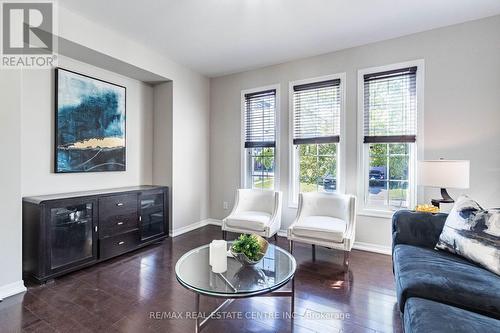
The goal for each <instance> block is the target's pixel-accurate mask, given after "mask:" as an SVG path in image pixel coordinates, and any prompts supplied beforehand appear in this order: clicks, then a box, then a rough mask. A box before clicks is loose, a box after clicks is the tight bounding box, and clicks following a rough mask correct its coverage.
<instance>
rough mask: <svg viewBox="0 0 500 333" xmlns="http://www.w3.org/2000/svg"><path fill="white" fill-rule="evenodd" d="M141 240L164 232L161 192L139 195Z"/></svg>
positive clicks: (163, 210)
mask: <svg viewBox="0 0 500 333" xmlns="http://www.w3.org/2000/svg"><path fill="white" fill-rule="evenodd" d="M140 198H141V214H140V221H141V240H146V239H148V238H152V237H155V236H162V235H164V233H165V218H164V212H165V209H164V207H163V193H152V194H142V195H141V197H140Z"/></svg>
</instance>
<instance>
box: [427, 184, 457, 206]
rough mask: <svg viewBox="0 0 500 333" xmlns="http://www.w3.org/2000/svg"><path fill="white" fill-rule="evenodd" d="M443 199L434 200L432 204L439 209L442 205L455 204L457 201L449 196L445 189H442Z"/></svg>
mask: <svg viewBox="0 0 500 333" xmlns="http://www.w3.org/2000/svg"><path fill="white" fill-rule="evenodd" d="M441 197H442V198H441V199H432V200H431V203H432V205H433V206H436V207H439V204H440V203H454V202H455V200H453V199H452V198H451V197H450V195H449V194H448V191H446V189H445V188H442V189H441Z"/></svg>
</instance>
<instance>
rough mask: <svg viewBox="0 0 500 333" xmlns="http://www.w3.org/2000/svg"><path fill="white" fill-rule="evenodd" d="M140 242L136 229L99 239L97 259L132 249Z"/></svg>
mask: <svg viewBox="0 0 500 333" xmlns="http://www.w3.org/2000/svg"><path fill="white" fill-rule="evenodd" d="M140 242H141V237H140V234H139V232H138V231H132V232H127V233H125V234H121V235H118V236H113V237H109V238H105V239H101V240H100V241H99V259H108V258H111V257H114V256H117V255H120V254H122V253H125V252H128V251H131V250H134V249H135V248H136V247H137V246H138V245H139V244H140Z"/></svg>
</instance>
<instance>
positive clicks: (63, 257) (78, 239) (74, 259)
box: [49, 202, 95, 270]
mask: <svg viewBox="0 0 500 333" xmlns="http://www.w3.org/2000/svg"><path fill="white" fill-rule="evenodd" d="M49 223H50V231H49V232H50V268H51V269H52V270H55V269H58V268H62V267H63V266H67V265H70V264H75V263H78V262H80V261H85V260H89V259H92V258H94V257H95V251H94V203H93V202H81V203H75V204H71V205H67V206H65V205H63V207H54V208H51V209H50V220H49Z"/></svg>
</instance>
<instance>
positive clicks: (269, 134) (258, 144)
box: [242, 87, 278, 190]
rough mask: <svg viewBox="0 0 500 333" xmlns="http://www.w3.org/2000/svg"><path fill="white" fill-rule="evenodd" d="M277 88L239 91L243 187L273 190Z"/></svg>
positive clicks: (274, 179)
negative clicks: (241, 110)
mask: <svg viewBox="0 0 500 333" xmlns="http://www.w3.org/2000/svg"><path fill="white" fill-rule="evenodd" d="M277 90H278V88H277V87H274V88H269V87H268V88H261V89H254V90H251V91H244V92H242V109H243V114H242V115H243V117H242V124H243V128H244V131H243V136H244V137H243V156H242V185H243V187H245V188H256V189H269V190H272V189H274V188H276V187H277V186H276V182H277V181H276V180H277V174H276V171H277V167H276V164H277V163H276V161H277V156H276V146H277V145H276V137H277V134H276V128H277V126H276V124H277V121H276V119H277V113H276V110H278V107H277Z"/></svg>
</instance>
